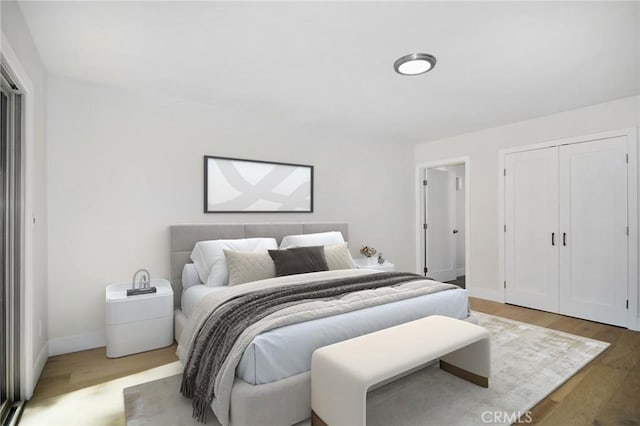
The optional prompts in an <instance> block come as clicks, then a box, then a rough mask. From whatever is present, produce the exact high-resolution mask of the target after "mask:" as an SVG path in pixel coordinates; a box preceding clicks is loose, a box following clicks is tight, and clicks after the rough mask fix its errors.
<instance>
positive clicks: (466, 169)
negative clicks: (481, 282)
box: [414, 156, 472, 291]
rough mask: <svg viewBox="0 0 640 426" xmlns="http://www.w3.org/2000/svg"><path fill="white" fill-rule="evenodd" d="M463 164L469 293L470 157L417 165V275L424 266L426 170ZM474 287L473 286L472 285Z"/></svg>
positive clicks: (466, 278)
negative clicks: (423, 182)
mask: <svg viewBox="0 0 640 426" xmlns="http://www.w3.org/2000/svg"><path fill="white" fill-rule="evenodd" d="M459 164H463V165H464V232H465V238H464V268H465V272H464V274H465V288H466V289H467V291H469V288H470V283H471V282H472V280H471V276H472V275H471V254H470V250H469V249H470V247H471V230H470V226H469V219H470V215H469V212H470V209H469V200H470V196H469V194H470V193H471V184H470V182H471V179H470V176H471V160H470V157H469V156H464V157H455V158H448V159H444V160H439V161H434V162H428V163H418V164H416V169H415V175H414V182H415V208H416V210H415V228H414V229H415V230H416V231H417V232H416V241H415V244H416V273H418V274H420V275H422V274H424V272H423V269H422V268H423V266H422V260H423V252H422V235H423V228H422V225H423V213H424V211H423V206H424V203H423V189H422V188H423V186H422V180H423V176H424V174H423V173H424V170H426V169H431V168H435V167H446V166H455V165H459ZM471 285H472V284H471Z"/></svg>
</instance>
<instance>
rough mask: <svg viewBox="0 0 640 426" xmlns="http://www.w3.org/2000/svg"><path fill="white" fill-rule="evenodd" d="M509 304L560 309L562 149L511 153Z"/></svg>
mask: <svg viewBox="0 0 640 426" xmlns="http://www.w3.org/2000/svg"><path fill="white" fill-rule="evenodd" d="M505 169H506V172H505V173H506V175H505V176H504V179H505V225H506V228H505V232H504V237H505V279H506V283H505V286H506V290H505V296H506V301H507V303H513V304H515V305H521V306H527V307H530V308H535V309H542V310H545V311H550V312H557V311H558V241H559V240H558V148H555V147H554V148H545V149H538V150H533V151H525V152H517V153H513V154H507V155H506V156H505Z"/></svg>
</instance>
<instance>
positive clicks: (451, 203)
mask: <svg viewBox="0 0 640 426" xmlns="http://www.w3.org/2000/svg"><path fill="white" fill-rule="evenodd" d="M420 172H421V177H422V182H421V183H422V196H421V203H420V204H421V213H422V216H421V217H422V226H421V228H422V229H421V231H422V243H421V258H422V263H423V268H422V270H423V272H424V274H425V276H428V277H430V278H432V279H434V280H437V281H441V282H449V283H452V284H456V285H458V286H460V287H462V288H466V278H467V265H466V254H467V253H466V249H467V244H466V242H467V229H466V224H467V220H466V214H467V194H466V192H467V175H466V174H467V167H466V162H464V161H458V162H452V163H444V164H437V165H428V166H425V167H423V168H421V170H420Z"/></svg>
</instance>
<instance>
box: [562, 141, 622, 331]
mask: <svg viewBox="0 0 640 426" xmlns="http://www.w3.org/2000/svg"><path fill="white" fill-rule="evenodd" d="M626 155H627V140H626V136H622V137H616V138H609V139H603V140H598V141H592V142H585V143H578V144H573V145H565V146H562V147H560V179H559V192H560V232H561V233H562V235H561V239H562V246H561V247H560V313H562V314H565V315H571V316H576V317H580V318H586V319H590V320H593V321H599V322H604V323H608V324H615V325H623V326H624V325H626V313H627V311H626V308H625V306H626V299H627V265H628V246H627V245H628V236H627V225H628V222H627V160H626Z"/></svg>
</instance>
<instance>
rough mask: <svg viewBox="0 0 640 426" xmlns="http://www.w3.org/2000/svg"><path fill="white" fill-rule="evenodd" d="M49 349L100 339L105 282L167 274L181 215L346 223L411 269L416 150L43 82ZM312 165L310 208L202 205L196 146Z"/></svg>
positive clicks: (187, 219) (353, 233)
mask: <svg viewBox="0 0 640 426" xmlns="http://www.w3.org/2000/svg"><path fill="white" fill-rule="evenodd" d="M48 89H49V92H48V101H49V126H48V143H49V155H48V171H49V175H48V176H49V178H48V196H49V232H50V233H49V258H50V268H49V287H50V292H49V294H50V297H49V317H50V324H51V327H50V337H51V341H50V352H51V353H52V354H54V353H62V352H69V351H73V350H80V349H84V348H88V347H93V346H100V345H104V344H105V340H104V306H103V305H104V287H105V285H107V284H109V283H112V282H119V281H129V280H130V279H131V275H132V274H133V272H134V271H135V270H136V269H138V268H141V267H145V268H148V269H149V270H150V271H151V274H152V276H155V277H167V276H168V274H169V231H168V227H169V226H170V225H173V224H180V223H238V222H270V221H273V222H276V221H279V222H289V221H318V222H320V221H346V222H348V223H349V226H350V229H349V233H350V240H351V250H352V252H353V253H354V255H357V254H358V248H359V247H360V245H362V244H368V245H373V246H374V247H376V248H377V249H379V250H380V251H382V252H383V253H384V254H385V256H386V257H388V258H389V260H391V261H392V262H393V263H395V264H396V265H397V266H398V268H399V269H401V270H402V269H404V270H409V269H411V270H412V269H413V262H414V259H415V253H414V250H415V248H414V237H413V234H412V232H413V229H412V223H413V222H412V220H413V212H412V211H411V209H412V206H413V170H412V165H413V147H411V146H397V145H394V144H386V145H372V144H369V143H367V142H366V141H364V142H363V141H353V140H347V139H345V138H341V137H340V136H331V137H328V136H324V135H321V134H318V133H314V132H308V131H305V129H303V128H299V127H296V126H294V125H292V124H291V123H288V122H284V121H274V120H264V119H260V118H258V117H254V116H250V115H248V114H246V113H243V112H242V111H237V110H231V109H223V108H217V107H213V106H207V105H203V104H198V103H193V102H187V101H182V100H176V99H170V98H166V97H158V96H151V95H143V94H139V93H136V92H132V91H126V90H121V89H115V88H111V87H106V86H100V85H94V84H90V83H86V82H82V81H78V80H71V79H66V78H60V77H51V78H50V79H49V81H48ZM205 154H206V155H221V156H229V157H239V158H248V159H258V160H273V161H282V162H292V163H304V164H311V165H314V166H315V200H314V207H315V212H314V213H312V214H203V213H202V208H203V207H202V197H203V194H202V191H203V183H202V182H203V170H202V168H203V165H202V163H203V155H205Z"/></svg>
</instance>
